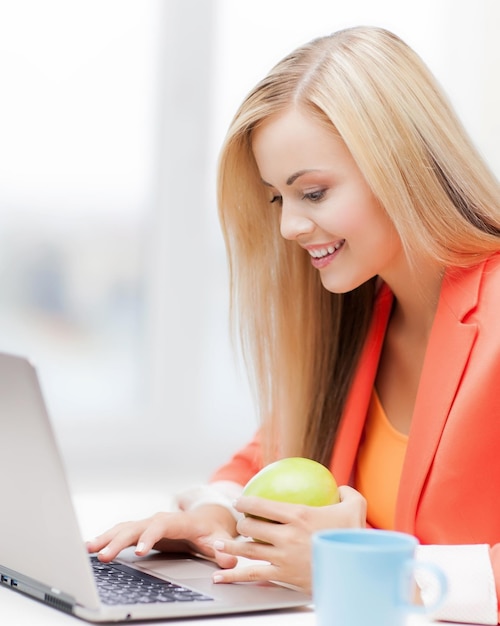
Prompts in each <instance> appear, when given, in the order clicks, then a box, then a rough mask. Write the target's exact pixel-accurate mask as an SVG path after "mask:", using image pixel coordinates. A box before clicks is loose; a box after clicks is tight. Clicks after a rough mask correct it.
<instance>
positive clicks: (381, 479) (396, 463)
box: [354, 389, 408, 530]
mask: <svg viewBox="0 0 500 626" xmlns="http://www.w3.org/2000/svg"><path fill="white" fill-rule="evenodd" d="M407 443H408V437H407V436H406V435H404V434H403V433H400V432H399V431H398V430H396V429H395V428H394V426H393V425H392V424H391V423H390V422H389V420H388V419H387V416H386V414H385V412H384V409H383V407H382V405H381V403H380V400H379V397H378V395H377V392H376V391H375V389H374V390H373V393H372V397H371V400H370V406H369V408H368V416H367V421H366V425H365V431H364V436H363V440H362V442H361V445H360V447H359V452H358V458H357V465H356V476H355V484H354V487H355V488H356V489H357V490H358V491H359V492H360V493H361V494H363V496H364V497H365V498H366V501H367V503H368V511H367V517H366V521H367V522H368V524H369V525H370V526H373V527H375V528H383V529H386V530H393V529H394V517H395V511H396V500H397V495H398V488H399V482H400V479H401V470H402V468H403V462H404V458H405V454H406V446H407Z"/></svg>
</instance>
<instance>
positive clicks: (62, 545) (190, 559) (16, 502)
mask: <svg viewBox="0 0 500 626" xmlns="http://www.w3.org/2000/svg"><path fill="white" fill-rule="evenodd" d="M0 460H1V470H2V477H1V480H0V503H1V504H0V581H1V582H0V587H4V588H9V589H11V590H13V591H15V592H19V593H24V594H27V595H28V596H31V597H32V598H35V599H37V600H39V601H41V602H44V603H45V604H48V605H50V606H52V607H54V608H55V609H59V610H62V611H65V612H67V613H71V614H74V615H75V616H77V617H80V618H83V619H85V620H87V621H91V622H106V621H130V620H145V619H167V618H181V617H196V616H199V617H201V616H208V615H223V614H230V613H246V612H254V611H268V610H274V609H284V608H291V607H299V606H304V605H307V604H309V603H310V602H311V598H310V596H308V595H307V594H304V593H302V592H300V591H298V590H296V589H290V588H288V587H285V586H282V585H278V584H274V583H265V584H260V583H236V584H234V583H233V584H217V585H216V584H213V583H212V582H211V576H212V573H213V571H214V569H217V566H216V565H215V564H213V563H211V562H210V561H207V560H204V559H201V558H197V557H195V556H192V555H190V554H175V555H169V554H165V553H159V552H153V553H151V555H148V556H147V557H142V558H140V557H136V556H135V555H134V554H133V552H132V551H131V550H128V551H124V552H122V553H121V554H120V555H119V557H118V558H117V559H116V561H114V562H113V563H112V566H113V569H112V570H109V571H108V568H107V567H106V566H104V565H102V564H100V562H99V561H98V560H97V559H96V558H95V556H93V555H89V554H88V553H87V550H86V547H85V543H84V540H83V538H82V536H81V533H80V529H79V524H78V519H77V516H76V513H75V510H74V507H73V502H72V498H71V494H70V491H69V488H68V481H67V479H66V476H65V471H64V466H63V462H62V458H61V455H60V453H59V451H58V447H57V444H56V439H55V436H54V433H53V430H52V428H51V425H50V421H49V417H48V413H47V410H46V405H45V402H44V399H43V395H42V392H41V387H40V383H39V378H38V375H37V372H36V369H35V368H34V367H33V365H32V364H31V363H30V361H29V360H28V359H26V358H24V357H20V356H16V355H11V354H4V353H0ZM94 570H95V571H94ZM99 577H100V578H101V580H99ZM121 586H123V587H124V589H123V588H122V589H120V587H121Z"/></svg>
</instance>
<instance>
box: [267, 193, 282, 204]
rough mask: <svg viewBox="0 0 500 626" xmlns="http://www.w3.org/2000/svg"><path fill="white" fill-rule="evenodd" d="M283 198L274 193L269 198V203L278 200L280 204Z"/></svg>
mask: <svg viewBox="0 0 500 626" xmlns="http://www.w3.org/2000/svg"><path fill="white" fill-rule="evenodd" d="M282 200H283V198H282V197H281V196H279V195H275V196H273V197H272V198H271V200H270V203H271V204H274V203H275V202H278V203H279V204H281V202H282Z"/></svg>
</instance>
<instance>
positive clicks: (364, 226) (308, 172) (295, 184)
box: [252, 109, 403, 293]
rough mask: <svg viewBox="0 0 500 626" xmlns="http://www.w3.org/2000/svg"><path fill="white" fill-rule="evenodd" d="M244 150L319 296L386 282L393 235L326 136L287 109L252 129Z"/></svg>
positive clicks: (341, 149) (348, 160)
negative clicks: (318, 285)
mask: <svg viewBox="0 0 500 626" xmlns="http://www.w3.org/2000/svg"><path fill="white" fill-rule="evenodd" d="M252 149H253V153H254V156H255V159H256V162H257V166H258V168H259V172H260V175H261V177H262V180H263V181H264V184H265V185H266V187H268V188H269V199H270V203H271V204H270V207H269V210H271V211H281V234H282V235H283V237H284V238H285V239H289V240H291V241H295V242H296V243H298V244H299V245H300V246H301V247H302V248H304V249H305V250H307V252H308V253H309V255H310V256H311V263H312V265H313V266H314V267H315V268H316V269H318V270H319V272H320V276H321V281H322V283H323V285H324V287H325V288H326V289H328V290H329V291H331V292H334V293H345V292H347V291H351V290H352V289H355V288H356V287H359V285H361V284H362V283H364V282H366V281H367V280H369V279H370V278H373V277H374V276H377V275H380V276H381V277H382V278H384V279H385V280H386V281H387V282H390V281H389V280H388V278H389V276H390V275H391V273H392V272H394V271H395V270H396V268H397V266H398V265H399V264H400V263H402V262H403V252H402V246H401V242H400V239H399V236H398V234H397V232H396V230H395V228H394V226H393V225H392V222H391V221H390V219H389V218H388V216H387V214H386V213H385V211H384V210H383V208H382V207H381V206H380V204H379V203H378V202H377V200H376V198H375V196H374V195H373V193H372V192H371V190H370V188H369V187H368V185H367V183H366V181H365V179H364V178H363V176H362V174H361V172H360V170H359V168H358V167H357V165H356V163H355V161H354V159H353V158H352V156H351V154H350V152H349V150H348V149H347V147H346V146H345V144H344V142H343V141H342V139H341V138H340V137H339V136H338V135H336V134H335V133H334V132H333V129H332V131H329V130H328V128H327V127H326V125H324V124H322V123H321V122H320V121H319V120H317V119H315V118H313V117H312V116H310V115H306V114H304V113H303V112H301V111H299V110H297V109H289V110H287V111H286V112H284V113H282V114H279V115H277V116H274V117H272V118H270V119H269V120H267V121H266V122H265V123H264V124H263V125H262V126H260V127H258V129H256V130H255V132H254V135H253V140H252Z"/></svg>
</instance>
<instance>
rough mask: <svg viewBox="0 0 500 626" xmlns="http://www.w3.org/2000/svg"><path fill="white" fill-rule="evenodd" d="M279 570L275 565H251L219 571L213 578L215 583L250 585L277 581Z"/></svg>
mask: <svg viewBox="0 0 500 626" xmlns="http://www.w3.org/2000/svg"><path fill="white" fill-rule="evenodd" d="M277 577H278V575H277V569H276V568H275V567H274V566H273V565H268V564H266V565H250V566H249V567H235V568H233V569H225V570H219V571H218V572H216V573H215V574H214V575H213V576H212V581H213V582H214V583H248V582H268V581H269V580H277Z"/></svg>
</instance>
